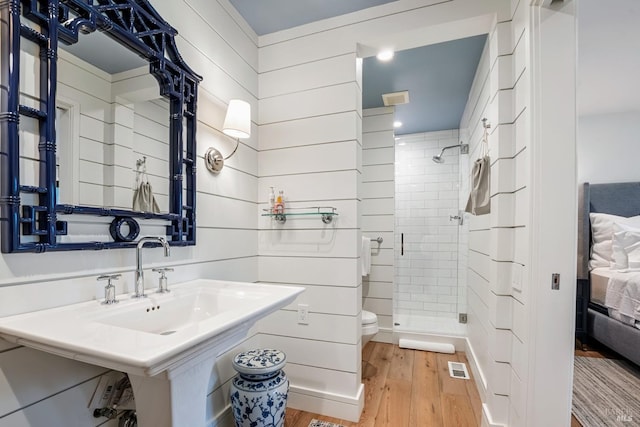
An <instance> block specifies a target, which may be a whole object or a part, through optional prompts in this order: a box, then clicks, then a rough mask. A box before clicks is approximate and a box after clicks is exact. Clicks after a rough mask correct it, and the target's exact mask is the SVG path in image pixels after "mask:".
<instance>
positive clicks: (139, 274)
mask: <svg viewBox="0 0 640 427" xmlns="http://www.w3.org/2000/svg"><path fill="white" fill-rule="evenodd" d="M148 242H155V243H160V244H161V245H162V247H164V256H166V257H167V256H169V253H170V250H171V247H170V246H169V243H168V242H167V239H165V238H164V237H143V238H142V239H140V240H138V244H137V245H136V274H135V280H136V282H135V293H134V294H133V298H144V297H145V296H146V295H145V294H144V270H143V269H142V248H143V247H144V244H145V243H148Z"/></svg>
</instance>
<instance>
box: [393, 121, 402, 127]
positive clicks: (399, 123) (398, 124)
mask: <svg viewBox="0 0 640 427" xmlns="http://www.w3.org/2000/svg"><path fill="white" fill-rule="evenodd" d="M393 127H394V128H399V127H402V122H400V121H398V120H396V121H395V122H393Z"/></svg>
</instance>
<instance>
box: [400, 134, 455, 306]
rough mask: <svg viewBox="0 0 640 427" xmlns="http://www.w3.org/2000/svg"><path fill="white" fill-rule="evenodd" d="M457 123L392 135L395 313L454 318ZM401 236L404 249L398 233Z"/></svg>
mask: <svg viewBox="0 0 640 427" xmlns="http://www.w3.org/2000/svg"><path fill="white" fill-rule="evenodd" d="M458 137H459V132H458V130H457V129H451V130H444V131H438V132H427V133H419V134H412V135H402V136H399V137H398V138H397V139H396V164H395V178H396V210H395V215H396V216H395V221H396V231H395V248H396V250H395V258H396V265H395V292H394V314H396V315H419V316H428V317H443V318H457V316H458V312H459V295H460V290H459V288H460V287H459V286H458V250H459V247H458V232H459V228H460V227H459V225H458V222H457V221H456V220H454V219H451V218H450V217H452V216H456V215H458V205H459V198H460V196H459V181H460V179H459V176H460V173H459V165H458V163H459V159H460V150H459V149H457V148H451V149H449V150H447V151H445V153H444V155H443V158H444V163H436V162H434V161H433V159H432V157H433V156H436V155H438V154H440V152H441V151H442V149H443V148H444V147H448V146H451V145H457V144H458V143H459V139H458ZM402 236H404V251H403V253H401V252H402V251H401V246H402V243H401V239H402Z"/></svg>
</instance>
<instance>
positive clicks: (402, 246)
mask: <svg viewBox="0 0 640 427" xmlns="http://www.w3.org/2000/svg"><path fill="white" fill-rule="evenodd" d="M400 256H404V233H400Z"/></svg>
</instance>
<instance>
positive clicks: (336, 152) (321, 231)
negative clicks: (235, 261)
mask: <svg viewBox="0 0 640 427" xmlns="http://www.w3.org/2000/svg"><path fill="white" fill-rule="evenodd" d="M352 48H353V49H355V45H354V46H353V47H352ZM290 60H291V63H289V64H287V65H283V66H282V67H280V68H278V69H274V70H269V69H263V68H261V73H260V77H259V79H260V102H259V106H260V115H259V125H260V145H259V168H258V174H259V179H258V188H259V193H258V194H259V197H258V198H259V201H260V205H259V207H260V209H264V208H266V207H267V206H268V205H267V202H268V195H269V187H275V190H276V194H278V192H279V191H280V190H284V194H285V202H286V208H285V209H289V210H291V211H293V210H294V209H297V208H301V209H300V210H298V212H305V209H302V208H305V207H309V206H331V207H335V208H337V213H338V216H336V217H334V220H333V221H332V222H331V223H330V224H323V222H322V221H321V218H320V217H319V216H311V217H294V216H290V217H289V218H288V219H287V222H286V223H285V224H278V223H277V222H275V221H274V220H273V219H272V218H270V217H262V216H261V219H260V223H259V228H260V230H259V244H258V253H259V256H260V257H259V279H260V281H264V282H278V283H290V284H298V285H302V286H304V287H305V288H306V289H307V290H306V292H305V293H304V294H303V295H302V296H300V297H299V298H298V299H297V301H296V302H294V303H293V304H291V305H290V306H289V307H286V308H285V309H284V310H281V311H280V312H278V313H277V314H276V315H274V316H271V317H270V318H269V319H267V320H266V321H264V322H261V331H262V332H263V339H264V340H268V341H269V342H272V343H274V345H275V343H277V345H278V347H279V348H281V349H282V350H284V351H285V353H286V354H287V374H288V376H289V378H290V381H291V392H290V398H289V405H290V406H292V407H294V408H302V409H306V410H310V411H313V412H321V413H329V414H333V415H335V416H339V417H342V418H347V419H353V420H357V419H358V417H359V414H360V411H361V409H362V403H363V388H362V385H361V381H360V364H359V363H358V361H359V355H360V349H361V344H360V330H361V326H360V310H361V307H362V303H361V301H360V299H361V293H362V288H361V283H362V280H361V275H360V271H359V256H360V247H359V242H360V240H359V239H360V230H359V204H360V203H359V200H358V190H359V186H358V183H359V180H360V174H361V166H360V165H361V157H362V146H361V135H360V133H361V132H360V128H359V127H358V125H357V123H358V122H359V120H360V117H361V110H360V107H359V104H360V102H359V100H360V99H361V94H360V91H361V89H360V88H361V83H360V74H361V73H360V69H359V67H357V64H358V63H359V61H358V60H357V58H356V54H355V52H350V53H346V54H342V55H340V56H338V57H331V58H318V59H317V60H316V61H314V62H313V64H297V63H296V62H295V61H296V58H294V57H292V58H291V59H290ZM260 212H261V213H262V212H263V211H262V210H261V211H260ZM298 304H307V305H308V306H309V323H308V324H306V325H305V324H298V323H297V312H296V310H297V305H298ZM310 349H313V350H314V353H315V354H322V355H324V357H323V358H318V357H311V354H310Z"/></svg>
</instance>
